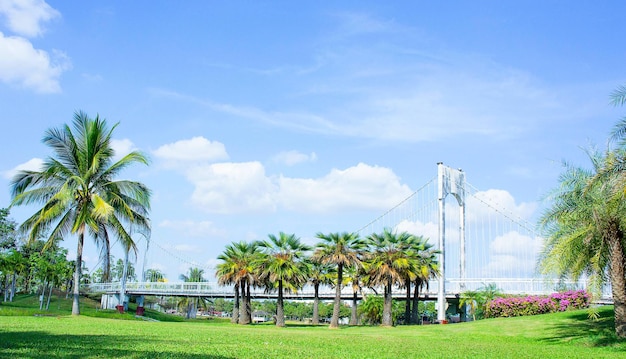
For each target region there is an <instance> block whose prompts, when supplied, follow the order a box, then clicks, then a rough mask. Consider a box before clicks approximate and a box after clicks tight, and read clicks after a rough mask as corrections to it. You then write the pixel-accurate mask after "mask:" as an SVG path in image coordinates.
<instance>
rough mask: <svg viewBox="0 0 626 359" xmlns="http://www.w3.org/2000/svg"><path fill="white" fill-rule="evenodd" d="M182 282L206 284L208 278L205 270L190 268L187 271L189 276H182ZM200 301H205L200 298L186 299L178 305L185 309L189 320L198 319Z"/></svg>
mask: <svg viewBox="0 0 626 359" xmlns="http://www.w3.org/2000/svg"><path fill="white" fill-rule="evenodd" d="M180 280H182V281H183V282H189V283H199V282H206V278H204V269H202V268H198V267H190V268H189V270H188V271H187V274H181V275H180ZM200 301H204V299H202V298H200V297H193V298H189V297H185V298H183V299H182V300H181V301H179V303H178V304H179V307H184V308H185V313H186V315H187V319H190V318H195V317H196V312H197V311H198V307H199V304H200Z"/></svg>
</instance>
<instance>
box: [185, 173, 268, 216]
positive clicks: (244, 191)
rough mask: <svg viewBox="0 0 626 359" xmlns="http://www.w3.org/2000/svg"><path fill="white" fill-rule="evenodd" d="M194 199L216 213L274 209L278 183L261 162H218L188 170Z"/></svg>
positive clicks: (201, 205)
mask: <svg viewBox="0 0 626 359" xmlns="http://www.w3.org/2000/svg"><path fill="white" fill-rule="evenodd" d="M187 178H188V179H189V180H190V181H191V182H192V183H193V184H194V185H195V190H194V192H193V195H192V199H191V200H192V202H194V203H195V204H196V205H198V206H199V207H201V208H203V209H204V210H206V211H208V212H212V213H233V212H247V211H253V212H254V211H266V210H269V211H273V210H274V209H275V207H276V203H275V199H274V196H275V193H276V187H275V185H274V184H273V183H272V181H271V180H270V178H268V177H267V176H266V175H265V168H264V167H263V165H262V164H261V163H259V162H243V163H216V164H211V165H204V166H195V167H193V168H192V169H190V170H188V171H187Z"/></svg>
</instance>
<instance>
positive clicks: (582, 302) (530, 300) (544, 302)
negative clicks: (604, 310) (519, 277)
mask: <svg viewBox="0 0 626 359" xmlns="http://www.w3.org/2000/svg"><path fill="white" fill-rule="evenodd" d="M590 298H591V296H590V294H589V293H588V292H587V291H584V290H575V291H567V292H559V293H553V294H551V295H549V296H536V295H531V296H527V297H507V298H497V299H494V300H492V301H489V302H488V303H487V304H486V307H485V317H487V318H498V317H519V316H525V315H537V314H546V313H555V312H564V311H566V310H575V309H582V308H587V307H589V302H590Z"/></svg>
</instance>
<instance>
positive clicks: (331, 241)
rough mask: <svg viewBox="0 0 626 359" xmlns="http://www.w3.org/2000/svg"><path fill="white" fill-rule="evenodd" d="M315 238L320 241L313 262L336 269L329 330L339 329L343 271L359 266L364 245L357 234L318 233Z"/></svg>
mask: <svg viewBox="0 0 626 359" xmlns="http://www.w3.org/2000/svg"><path fill="white" fill-rule="evenodd" d="M317 238H319V239H321V240H322V241H321V242H320V243H318V244H317V246H316V249H315V252H314V253H313V256H312V258H313V260H315V261H318V262H320V263H323V264H330V265H333V266H336V267H337V278H336V281H335V283H337V284H336V286H335V300H334V303H333V316H332V318H331V320H330V326H329V328H338V327H339V311H340V309H341V286H342V282H343V269H344V267H346V266H359V265H361V257H362V251H363V249H365V243H364V242H363V240H362V239H361V238H359V235H358V234H357V233H347V232H343V233H329V234H324V233H318V234H317Z"/></svg>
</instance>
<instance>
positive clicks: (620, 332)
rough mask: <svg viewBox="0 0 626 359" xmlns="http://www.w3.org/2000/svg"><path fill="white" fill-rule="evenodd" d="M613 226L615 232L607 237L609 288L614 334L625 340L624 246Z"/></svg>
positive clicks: (625, 281) (625, 287)
mask: <svg viewBox="0 0 626 359" xmlns="http://www.w3.org/2000/svg"><path fill="white" fill-rule="evenodd" d="M617 226H618V224H615V227H616V230H614V231H611V232H612V233H611V234H610V235H609V238H608V241H609V248H610V253H611V265H610V272H611V273H610V274H611V288H612V291H613V304H614V308H615V333H616V334H617V336H618V337H620V338H626V277H625V275H626V271H625V268H624V259H625V255H624V246H623V245H622V241H621V239H622V233H621V231H620V230H619V229H617V228H619V227H617Z"/></svg>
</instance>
